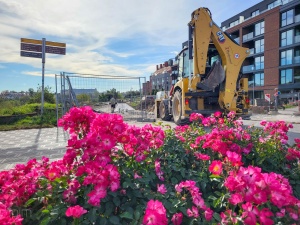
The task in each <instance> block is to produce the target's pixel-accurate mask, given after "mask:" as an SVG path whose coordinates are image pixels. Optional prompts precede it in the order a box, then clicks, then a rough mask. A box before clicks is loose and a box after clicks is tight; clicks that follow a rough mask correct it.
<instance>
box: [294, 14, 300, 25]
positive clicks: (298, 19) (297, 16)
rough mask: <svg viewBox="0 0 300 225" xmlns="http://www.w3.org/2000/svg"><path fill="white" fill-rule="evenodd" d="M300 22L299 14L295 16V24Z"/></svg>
mask: <svg viewBox="0 0 300 225" xmlns="http://www.w3.org/2000/svg"><path fill="white" fill-rule="evenodd" d="M298 22H300V14H299V15H296V16H295V23H298Z"/></svg>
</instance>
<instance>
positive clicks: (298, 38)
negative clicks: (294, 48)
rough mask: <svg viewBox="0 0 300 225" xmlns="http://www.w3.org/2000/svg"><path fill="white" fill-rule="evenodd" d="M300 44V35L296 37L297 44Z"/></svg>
mask: <svg viewBox="0 0 300 225" xmlns="http://www.w3.org/2000/svg"><path fill="white" fill-rule="evenodd" d="M299 42H300V35H297V36H295V43H299Z"/></svg>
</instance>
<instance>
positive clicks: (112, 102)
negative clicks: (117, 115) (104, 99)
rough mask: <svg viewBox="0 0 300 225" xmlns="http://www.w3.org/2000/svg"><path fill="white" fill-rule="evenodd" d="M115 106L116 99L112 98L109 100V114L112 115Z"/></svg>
mask: <svg viewBox="0 0 300 225" xmlns="http://www.w3.org/2000/svg"><path fill="white" fill-rule="evenodd" d="M116 105H117V101H116V99H115V98H114V97H112V98H111V99H110V107H111V113H114V111H115V108H116Z"/></svg>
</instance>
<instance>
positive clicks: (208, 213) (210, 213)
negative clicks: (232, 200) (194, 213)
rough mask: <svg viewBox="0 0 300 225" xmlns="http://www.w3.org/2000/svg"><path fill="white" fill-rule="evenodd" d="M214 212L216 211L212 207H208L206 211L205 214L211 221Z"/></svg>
mask: <svg viewBox="0 0 300 225" xmlns="http://www.w3.org/2000/svg"><path fill="white" fill-rule="evenodd" d="M213 214H214V211H212V210H211V209H210V208H208V209H206V210H205V211H204V216H205V219H206V220H207V221H210V220H211V219H212V217H213Z"/></svg>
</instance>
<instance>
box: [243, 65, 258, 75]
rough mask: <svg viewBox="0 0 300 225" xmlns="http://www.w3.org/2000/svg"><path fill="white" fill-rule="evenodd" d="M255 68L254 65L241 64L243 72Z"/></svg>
mask: <svg viewBox="0 0 300 225" xmlns="http://www.w3.org/2000/svg"><path fill="white" fill-rule="evenodd" d="M254 70H255V66H254V65H249V66H243V69H242V71H243V73H249V72H252V71H254Z"/></svg>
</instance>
